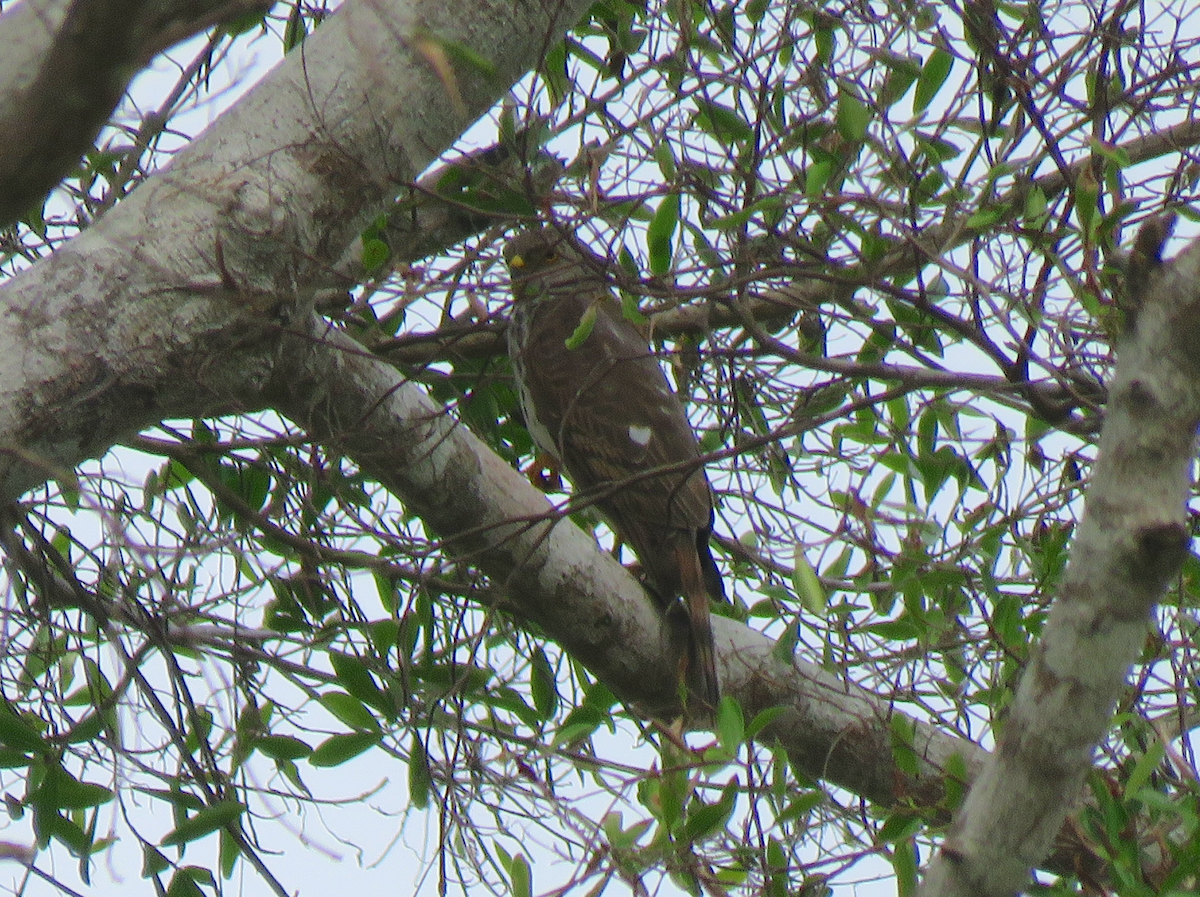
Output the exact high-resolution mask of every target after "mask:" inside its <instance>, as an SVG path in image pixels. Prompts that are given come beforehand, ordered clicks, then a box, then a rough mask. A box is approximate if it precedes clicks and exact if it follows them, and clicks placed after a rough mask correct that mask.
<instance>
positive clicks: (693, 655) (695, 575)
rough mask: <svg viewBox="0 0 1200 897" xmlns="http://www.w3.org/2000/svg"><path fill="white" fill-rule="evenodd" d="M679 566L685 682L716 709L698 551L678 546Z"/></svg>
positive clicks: (714, 666)
mask: <svg viewBox="0 0 1200 897" xmlns="http://www.w3.org/2000/svg"><path fill="white" fill-rule="evenodd" d="M678 554H679V562H680V563H679V569H680V573H681V574H682V576H681V578H682V580H683V600H684V602H686V604H687V612H688V625H689V628H690V630H691V639H690V643H689V646H688V647H689V650H688V672H689V676H688V683H689V685H690V686H691V688H692V691H693V695H694V696H695V697H697V698H699V699H700V700H701V701H703V702H704V703H705V704H706V705H707V706H708V708H709V709H710V710H716V709H717V703H718V702H719V701H720V700H721V685H720V680H718V679H717V652H716V648H715V646H714V645H713V632H712V621H711V620H710V619H709V608H708V589H707V588H706V585H705V576H704V570H703V568H702V562H701V560H700V556H699V554H698V553H697V552H696V551H695V549H694V548H693V547H692V546H690V545H681V546H680V547H679V549H678Z"/></svg>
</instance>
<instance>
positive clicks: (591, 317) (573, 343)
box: [564, 303, 597, 349]
mask: <svg viewBox="0 0 1200 897" xmlns="http://www.w3.org/2000/svg"><path fill="white" fill-rule="evenodd" d="M596 313H597V309H596V305H595V303H593V304H592V305H589V306H588V307H587V311H585V312H584V313H583V316H582V317H581V318H580V319H579V324H578V326H576V328H575V330H574V331H573V332H572V333H571V335H570V336H568V337H567V338H566V340H565V341H564V342H565V344H566V347H567V348H568V349H578V348H579V347H580V346H582V345H583V341H584V340H586V339H587V338H588V337H589V336H590V335H591V333H592V328H593V327H595V326H596Z"/></svg>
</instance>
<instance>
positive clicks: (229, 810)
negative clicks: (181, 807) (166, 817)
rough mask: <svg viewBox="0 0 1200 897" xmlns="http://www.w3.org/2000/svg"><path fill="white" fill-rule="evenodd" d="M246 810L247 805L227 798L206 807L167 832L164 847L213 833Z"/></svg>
mask: <svg viewBox="0 0 1200 897" xmlns="http://www.w3.org/2000/svg"><path fill="white" fill-rule="evenodd" d="M245 812H246V805H245V804H242V803H238V802H237V801H236V800H225V801H221V802H220V803H217V804H213V805H212V806H208V807H205V808H204V809H203V810H201V811H200V812H198V813H197V814H196V815H195V816H192V817H190V818H188V819H185V820H183V822H181V823H179V825H177V826H176V827H175V828H174V829H172V830H171V831H170V832H168V833H167V835H166V837H164V838H163V839H162V841H161V842H160V846H162V847H173V846H176V845H179V844H188V843H190V842H192V841H196V840H198V839H200V838H203V837H204V836H206V835H211V834H212V833H213V832H215V831H216V830H217V829H219V828H221V827H223V826H226V825H229V824H230V823H232V822H236V821H237V819H238V818H239V817H240V816H241V815H242V814H243V813H245Z"/></svg>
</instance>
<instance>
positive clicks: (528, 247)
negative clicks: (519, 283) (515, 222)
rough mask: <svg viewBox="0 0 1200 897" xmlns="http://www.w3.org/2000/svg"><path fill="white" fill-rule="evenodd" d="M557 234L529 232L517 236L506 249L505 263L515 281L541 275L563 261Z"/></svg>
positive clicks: (537, 231) (540, 231) (541, 231)
mask: <svg viewBox="0 0 1200 897" xmlns="http://www.w3.org/2000/svg"><path fill="white" fill-rule="evenodd" d="M558 243H559V238H558V236H557V235H556V234H553V233H548V232H546V231H544V230H540V229H539V230H527V231H523V232H521V233H519V234H517V235H516V236H515V237H513V238H512V239H511V240H509V241H508V244H507V245H506V246H505V247H504V261H506V262H507V263H508V270H509V272H510V273H511V275H512V277H513V279H514V280H518V279H521V280H523V279H526V278H529V277H532V276H534V275H536V274H541V273H543V272H545V271H546V270H547V268H548V267H549V266H551V265H553V264H554V263H555V262H558V261H561V260H562V253H561V252H560V250H559V247H558Z"/></svg>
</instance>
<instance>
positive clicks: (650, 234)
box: [646, 193, 680, 277]
mask: <svg viewBox="0 0 1200 897" xmlns="http://www.w3.org/2000/svg"><path fill="white" fill-rule="evenodd" d="M679 211H680V199H679V194H678V193H672V194H670V195H669V196H667V197H665V198H664V199H663V201H662V202H661V203H659V204H658V210H657V211H656V212H655V213H654V218H653V219H651V221H650V225H649V227H647V229H646V245H647V247H648V249H649V250H650V273H651V274H653V275H655V276H656V277H660V276H662V275H663V274H666V273H667V272H668V271H670V270H671V259H672V258H673V257H674V255H675V230H676V228H677V226H678V225H679Z"/></svg>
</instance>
